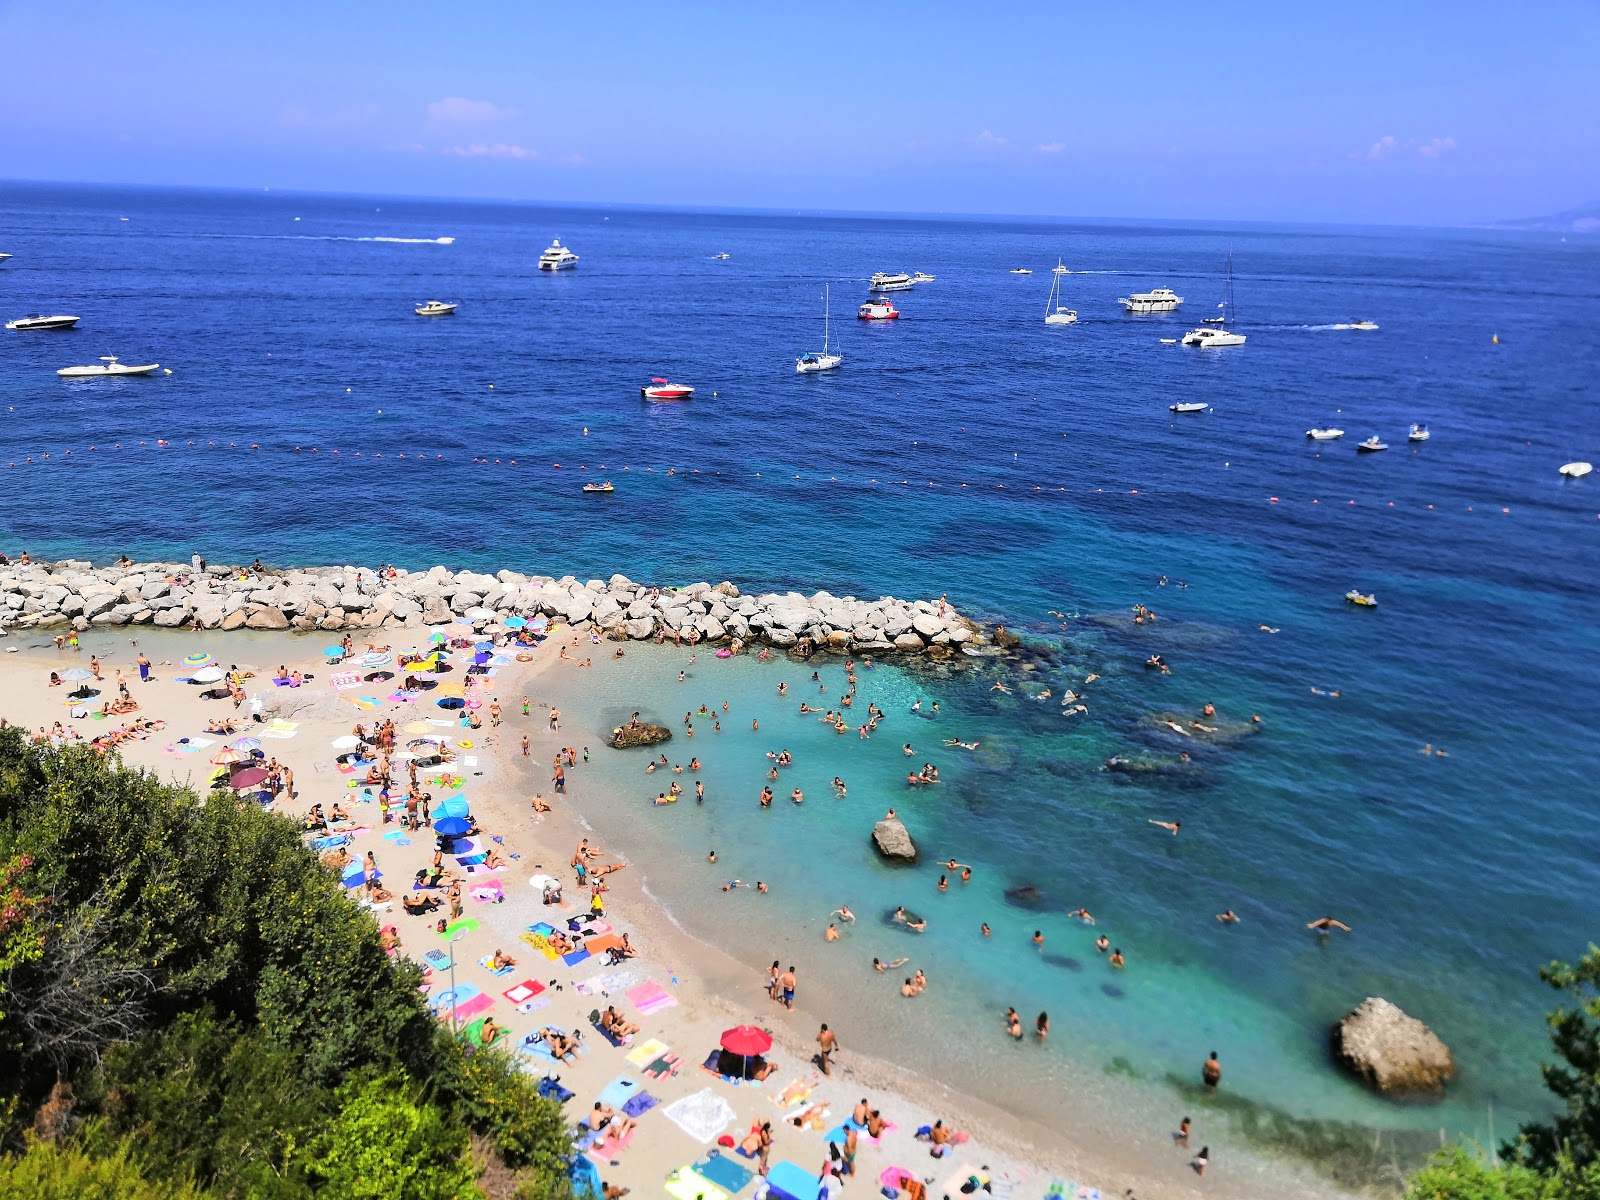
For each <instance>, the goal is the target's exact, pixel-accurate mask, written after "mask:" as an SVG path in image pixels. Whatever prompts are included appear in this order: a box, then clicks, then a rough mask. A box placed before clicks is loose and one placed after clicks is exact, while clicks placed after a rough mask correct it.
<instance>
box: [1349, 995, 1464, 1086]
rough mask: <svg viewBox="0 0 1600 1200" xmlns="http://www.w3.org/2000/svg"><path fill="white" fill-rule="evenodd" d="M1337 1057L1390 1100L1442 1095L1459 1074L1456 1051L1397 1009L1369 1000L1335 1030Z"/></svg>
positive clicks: (1353, 1011)
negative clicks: (1417, 1094) (1421, 1095)
mask: <svg viewBox="0 0 1600 1200" xmlns="http://www.w3.org/2000/svg"><path fill="white" fill-rule="evenodd" d="M1332 1042H1333V1056H1334V1058H1335V1059H1336V1060H1337V1061H1338V1062H1339V1064H1340V1065H1341V1066H1343V1067H1344V1068H1345V1069H1346V1070H1349V1071H1351V1072H1353V1073H1354V1074H1355V1075H1356V1076H1357V1077H1358V1078H1359V1079H1361V1081H1362V1082H1363V1083H1365V1084H1366V1085H1367V1086H1368V1087H1371V1088H1374V1089H1376V1090H1377V1091H1379V1092H1382V1093H1383V1094H1384V1095H1386V1096H1393V1095H1406V1094H1414V1093H1424V1094H1427V1093H1432V1094H1434V1095H1439V1094H1441V1093H1443V1091H1444V1085H1445V1084H1446V1083H1448V1082H1449V1081H1450V1079H1451V1077H1452V1076H1454V1075H1455V1073H1456V1062H1455V1059H1454V1057H1452V1056H1451V1054H1450V1047H1448V1046H1446V1045H1445V1044H1444V1042H1442V1041H1441V1040H1440V1039H1439V1035H1438V1034H1436V1033H1434V1032H1433V1030H1431V1029H1429V1028H1428V1027H1427V1026H1426V1025H1424V1024H1423V1023H1422V1022H1421V1021H1419V1020H1417V1019H1416V1018H1415V1017H1411V1016H1407V1015H1406V1013H1405V1012H1404V1011H1403V1010H1402V1009H1401V1008H1400V1007H1399V1006H1398V1005H1396V1004H1393V1003H1391V1002H1390V1001H1388V1000H1384V999H1381V998H1380V997H1377V996H1369V997H1367V999H1365V1000H1363V1001H1362V1002H1361V1003H1360V1004H1359V1005H1357V1006H1356V1008H1354V1009H1353V1010H1351V1011H1350V1012H1348V1013H1346V1014H1345V1016H1344V1017H1343V1019H1341V1020H1340V1021H1339V1023H1338V1024H1337V1025H1335V1026H1334V1027H1333V1032H1332Z"/></svg>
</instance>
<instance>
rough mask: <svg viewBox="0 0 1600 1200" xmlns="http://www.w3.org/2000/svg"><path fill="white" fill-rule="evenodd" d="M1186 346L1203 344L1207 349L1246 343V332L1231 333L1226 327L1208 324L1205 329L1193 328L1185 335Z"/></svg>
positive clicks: (1184, 342)
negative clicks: (1221, 327)
mask: <svg viewBox="0 0 1600 1200" xmlns="http://www.w3.org/2000/svg"><path fill="white" fill-rule="evenodd" d="M1183 344H1184V345H1185V346H1201V347H1204V348H1206V349H1216V348H1218V347H1220V346H1242V345H1244V334H1242V333H1229V332H1228V331H1227V330H1226V329H1218V328H1217V327H1216V326H1214V325H1207V326H1206V327H1205V328H1204V329H1191V330H1189V332H1188V333H1186V334H1184V335H1183Z"/></svg>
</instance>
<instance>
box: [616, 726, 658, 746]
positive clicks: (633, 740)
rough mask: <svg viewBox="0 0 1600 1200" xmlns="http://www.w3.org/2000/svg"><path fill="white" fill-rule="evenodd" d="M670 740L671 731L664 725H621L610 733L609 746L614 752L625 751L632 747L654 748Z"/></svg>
mask: <svg viewBox="0 0 1600 1200" xmlns="http://www.w3.org/2000/svg"><path fill="white" fill-rule="evenodd" d="M671 738H672V730H670V729H668V728H667V727H666V726H665V725H649V724H640V725H623V726H621V727H619V728H617V729H615V730H613V731H612V733H611V745H612V748H613V749H616V750H627V749H630V748H631V747H633V746H654V745H656V744H657V743H659V742H665V741H670V740H671Z"/></svg>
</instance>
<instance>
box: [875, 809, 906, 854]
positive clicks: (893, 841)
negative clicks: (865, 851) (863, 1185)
mask: <svg viewBox="0 0 1600 1200" xmlns="http://www.w3.org/2000/svg"><path fill="white" fill-rule="evenodd" d="M872 844H873V845H874V846H876V847H877V848H878V853H879V854H881V855H883V857H885V858H889V859H894V860H895V861H896V862H916V861H917V844H916V843H915V842H913V841H912V840H911V834H910V833H908V832H907V831H906V827H905V823H904V822H903V821H901V820H900V818H899V817H885V818H884V819H883V820H881V821H879V822H878V823H877V824H876V825H874V826H873V827H872Z"/></svg>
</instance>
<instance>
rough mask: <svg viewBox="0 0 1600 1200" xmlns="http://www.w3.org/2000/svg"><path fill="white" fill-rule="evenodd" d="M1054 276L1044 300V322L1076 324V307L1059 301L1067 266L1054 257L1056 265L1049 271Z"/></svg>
mask: <svg viewBox="0 0 1600 1200" xmlns="http://www.w3.org/2000/svg"><path fill="white" fill-rule="evenodd" d="M1050 273H1051V274H1052V275H1054V276H1055V278H1054V279H1052V280H1051V281H1050V297H1049V299H1047V300H1046V301H1045V302H1044V323H1045V324H1046V325H1076V324H1077V323H1078V313H1077V310H1076V309H1072V308H1068V307H1067V306H1066V305H1064V304H1062V303H1061V280H1062V277H1063V276H1065V275H1066V274H1067V268H1066V267H1064V266H1063V265H1062V263H1061V260H1060V259H1059V258H1058V259H1056V265H1055V267H1054V269H1053V270H1052V271H1051V272H1050Z"/></svg>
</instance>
